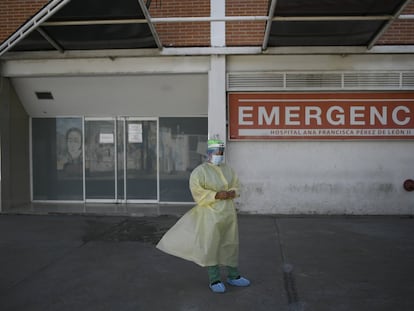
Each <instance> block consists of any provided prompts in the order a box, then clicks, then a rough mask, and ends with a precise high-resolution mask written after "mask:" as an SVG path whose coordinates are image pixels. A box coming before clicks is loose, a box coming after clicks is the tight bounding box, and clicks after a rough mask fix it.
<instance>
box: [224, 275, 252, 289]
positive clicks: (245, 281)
mask: <svg viewBox="0 0 414 311" xmlns="http://www.w3.org/2000/svg"><path fill="white" fill-rule="evenodd" d="M227 283H229V284H230V285H233V286H239V287H246V286H249V285H250V281H249V280H248V279H246V278H244V277H239V278H238V279H233V280H232V279H227Z"/></svg>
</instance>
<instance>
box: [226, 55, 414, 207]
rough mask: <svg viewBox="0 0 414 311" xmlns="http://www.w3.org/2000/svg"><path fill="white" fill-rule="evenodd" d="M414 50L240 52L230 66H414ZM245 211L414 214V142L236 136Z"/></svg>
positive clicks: (232, 155)
mask: <svg viewBox="0 0 414 311" xmlns="http://www.w3.org/2000/svg"><path fill="white" fill-rule="evenodd" d="M413 69H414V55H353V56H345V57H342V56H340V55H336V56H335V55H331V56H330V55H313V56H304V55H301V56H288V55H285V56H234V57H229V58H228V60H227V71H229V72H237V71H246V72H249V71H251V72H258V71H271V70H286V71H296V70H297V71H312V70H314V71H322V70H344V71H348V70H349V71H357V70H413ZM227 146H228V148H227V149H228V152H227V157H226V158H227V160H228V163H229V164H230V165H231V166H232V167H233V168H234V169H235V170H236V171H237V173H238V175H239V177H240V181H241V184H242V193H241V197H240V199H239V200H238V202H237V205H238V208H239V209H240V210H241V211H243V212H251V213H281V214H310V213H315V214H414V192H407V191H405V190H404V188H403V183H404V181H405V180H406V179H414V163H413V162H414V141H282V142H280V141H264V142H261V141H230V142H228V143H227Z"/></svg>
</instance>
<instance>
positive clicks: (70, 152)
mask: <svg viewBox="0 0 414 311" xmlns="http://www.w3.org/2000/svg"><path fill="white" fill-rule="evenodd" d="M82 141H83V139H82V119H81V118H57V119H55V118H34V119H32V153H33V199H34V200H83V158H82V153H83V150H82Z"/></svg>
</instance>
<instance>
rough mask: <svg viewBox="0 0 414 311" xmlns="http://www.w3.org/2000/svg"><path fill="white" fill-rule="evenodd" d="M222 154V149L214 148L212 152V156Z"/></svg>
mask: <svg viewBox="0 0 414 311" xmlns="http://www.w3.org/2000/svg"><path fill="white" fill-rule="evenodd" d="M223 154H224V147H219V148H216V150H214V151H213V153H212V155H223Z"/></svg>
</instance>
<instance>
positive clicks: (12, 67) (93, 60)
mask: <svg viewBox="0 0 414 311" xmlns="http://www.w3.org/2000/svg"><path fill="white" fill-rule="evenodd" d="M0 8H1V9H2V10H1V12H2V13H1V15H0V18H1V23H2V26H3V25H7V27H1V32H0V40H2V42H3V43H2V45H1V46H0V53H1V55H0V60H1V68H0V69H1V86H0V100H1V101H0V102H1V107H0V109H1V110H0V111H1V132H0V133H1V136H0V139H1V197H2V200H1V204H2V205H1V207H2V210H3V211H5V210H10V209H13V208H17V207H19V206H22V205H27V204H32V203H56V202H59V203H80V204H84V203H126V204H129V203H143V204H148V203H151V204H154V205H157V204H188V205H191V204H193V202H192V198H191V194H190V193H189V190H188V178H189V174H190V173H191V170H192V169H193V168H194V167H195V166H197V165H198V164H199V163H201V162H202V161H203V155H204V153H205V145H206V140H207V136H208V135H218V136H219V137H221V138H223V139H225V140H226V144H227V154H226V161H227V162H228V163H229V164H230V165H231V166H232V167H233V168H234V169H235V170H236V171H237V172H238V174H239V177H240V179H241V184H242V195H241V198H240V199H239V200H238V201H237V206H238V208H239V210H240V211H243V212H248V213H276V214H278V213H281V214H309V213H312V214H412V213H413V206H414V204H413V203H414V193H413V192H411V191H407V190H406V189H405V188H404V182H405V181H407V180H411V179H414V169H413V166H412V165H411V162H412V159H413V154H414V141H413V139H414V27H413V26H414V18H413V16H414V3H413V2H412V1H387V2H384V3H383V2H381V3H378V2H376V4H374V5H373V4H372V1H360V2H359V3H355V2H354V1H343V2H342V3H338V4H327V3H326V2H324V1H316V2H313V3H312V4H309V3H308V2H307V1H262V0H261V1H254V2H253V3H251V1H250V2H249V1H232V0H231V1H230V0H227V1H214V0H212V1H206V0H199V1H189V2H188V3H185V4H183V3H182V2H177V1H173V0H169V1H165V0H163V1H146V2H144V1H125V2H124V3H123V4H112V1H103V2H100V5H99V6H97V5H96V3H95V1H92V0H88V1H79V0H72V1H67V0H66V1H65V0H60V1H24V2H20V1H4V2H3V3H2V4H0ZM17 13H18V14H17Z"/></svg>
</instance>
